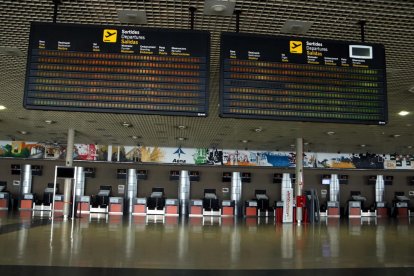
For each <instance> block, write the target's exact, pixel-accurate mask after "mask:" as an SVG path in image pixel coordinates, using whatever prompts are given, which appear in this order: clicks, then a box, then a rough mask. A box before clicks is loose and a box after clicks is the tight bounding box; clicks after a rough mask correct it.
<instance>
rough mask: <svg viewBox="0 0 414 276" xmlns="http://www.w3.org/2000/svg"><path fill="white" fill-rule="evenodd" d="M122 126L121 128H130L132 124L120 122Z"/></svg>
mask: <svg viewBox="0 0 414 276" xmlns="http://www.w3.org/2000/svg"><path fill="white" fill-rule="evenodd" d="M122 126H123V127H132V124H131V123H128V122H122Z"/></svg>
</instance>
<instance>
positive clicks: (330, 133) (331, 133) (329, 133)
mask: <svg viewBox="0 0 414 276" xmlns="http://www.w3.org/2000/svg"><path fill="white" fill-rule="evenodd" d="M326 134H328V135H334V134H335V131H328V132H327V133H326Z"/></svg>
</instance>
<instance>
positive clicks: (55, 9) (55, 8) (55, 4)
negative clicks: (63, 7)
mask: <svg viewBox="0 0 414 276" xmlns="http://www.w3.org/2000/svg"><path fill="white" fill-rule="evenodd" d="M60 4H62V1H61V0H53V23H56V20H57V15H58V9H59V5H60Z"/></svg>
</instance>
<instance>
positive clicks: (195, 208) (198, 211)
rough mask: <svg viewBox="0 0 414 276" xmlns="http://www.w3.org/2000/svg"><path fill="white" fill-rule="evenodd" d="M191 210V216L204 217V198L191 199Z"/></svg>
mask: <svg viewBox="0 0 414 276" xmlns="http://www.w3.org/2000/svg"><path fill="white" fill-rule="evenodd" d="M189 207H190V208H189V209H190V212H189V216H191V217H202V216H203V200H202V199H191V200H190V206H189Z"/></svg>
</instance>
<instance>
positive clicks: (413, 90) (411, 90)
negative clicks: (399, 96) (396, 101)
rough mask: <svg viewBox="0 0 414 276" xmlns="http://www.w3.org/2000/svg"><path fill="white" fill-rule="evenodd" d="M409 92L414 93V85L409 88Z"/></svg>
mask: <svg viewBox="0 0 414 276" xmlns="http://www.w3.org/2000/svg"><path fill="white" fill-rule="evenodd" d="M408 92H411V93H414V85H413V86H411V87H410V88H408Z"/></svg>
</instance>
